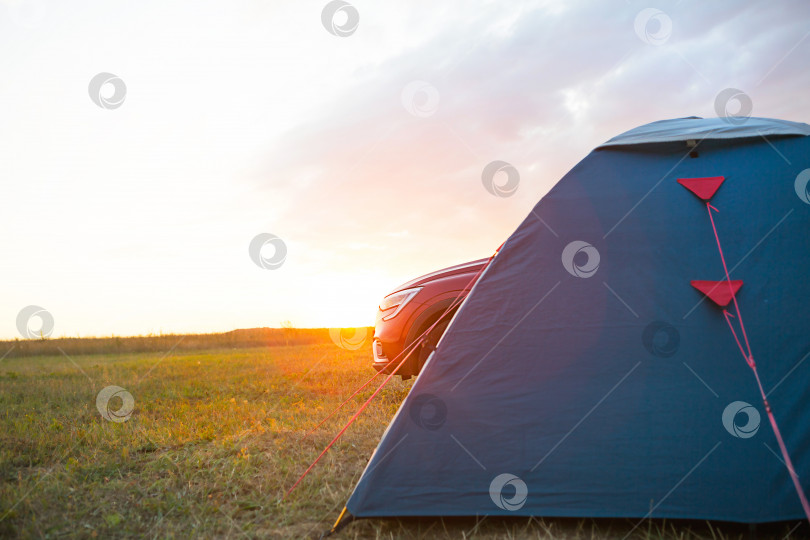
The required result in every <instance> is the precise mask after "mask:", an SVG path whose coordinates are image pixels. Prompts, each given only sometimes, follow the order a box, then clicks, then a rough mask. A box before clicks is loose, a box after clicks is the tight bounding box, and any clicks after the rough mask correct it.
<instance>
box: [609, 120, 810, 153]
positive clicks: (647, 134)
mask: <svg viewBox="0 0 810 540" xmlns="http://www.w3.org/2000/svg"><path fill="white" fill-rule="evenodd" d="M789 135H798V136H807V135H810V126H808V125H807V124H803V123H799V122H789V121H787V120H775V119H773V118H756V117H750V118H749V117H731V118H700V117H697V116H690V117H688V118H678V119H675V120H661V121H659V122H652V123H649V124H645V125H643V126H639V127H637V128H635V129H631V130H630V131H627V132H625V133H622V134H621V135H618V136H616V137H613V138H612V139H610V140H609V141H607V142H604V143H602V144H601V145H600V146H599V147H598V148H607V147H610V146H622V145H628V144H648V143H662V142H676V141H688V140H694V141H699V140H703V139H741V138H753V137H755V138H760V139H761V138H762V137H783V136H789Z"/></svg>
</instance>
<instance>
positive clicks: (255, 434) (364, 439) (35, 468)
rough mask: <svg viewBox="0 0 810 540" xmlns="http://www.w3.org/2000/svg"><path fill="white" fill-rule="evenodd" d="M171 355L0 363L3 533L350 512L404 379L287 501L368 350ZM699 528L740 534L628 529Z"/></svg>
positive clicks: (244, 522)
mask: <svg viewBox="0 0 810 540" xmlns="http://www.w3.org/2000/svg"><path fill="white" fill-rule="evenodd" d="M349 335H352V334H351V332H349ZM326 339H328V338H326ZM162 357H163V354H162V353H156V352H155V353H124V354H107V355H99V354H96V355H84V356H72V357H71V358H70V359H68V358H66V357H65V356H63V355H61V354H56V355H49V356H35V357H23V358H6V359H5V360H4V361H3V362H2V363H0V479H2V483H0V536H2V537H15V536H22V537H55V536H59V537H63V536H64V537H69V538H70V537H82V538H83V537H96V536H98V537H132V536H137V537H144V536H145V537H158V538H189V537H218V538H221V537H226V538H227V537H244V536H247V537H249V538H254V537H255V538H259V537H261V538H267V537H270V538H306V537H317V535H318V534H319V533H320V532H322V531H324V530H326V529H328V528H329V526H330V525H331V523H332V521H333V520H334V519H335V517H336V516H337V514H338V513H339V511H340V509H341V508H342V507H343V505H344V503H345V501H346V499H347V498H348V496H349V494H350V493H351V489H352V488H353V486H354V483H355V482H356V481H357V479H358V477H359V475H360V473H361V472H362V470H363V468H364V467H365V465H366V463H367V461H368V459H369V457H370V455H371V453H372V452H373V451H374V448H375V447H376V444H377V442H378V440H379V438H380V436H381V435H382V432H383V430H384V429H385V427H386V425H387V424H388V422H389V421H390V419H391V417H392V416H393V414H394V413H395V412H396V409H397V407H398V406H399V403H400V402H401V401H402V399H403V398H404V397H405V395H406V394H407V392H408V389H409V388H410V384H411V383H410V381H409V382H407V383H403V382H402V381H400V380H399V378H394V379H392V381H391V383H390V384H389V386H388V387H386V389H385V390H384V391H383V392H382V393H381V394H380V395H379V396H378V398H377V399H376V400H375V402H374V403H373V405H372V406H371V407H369V408H368V409H367V412H366V413H365V414H364V415H363V416H361V417H360V419H359V421H358V422H357V423H356V424H355V425H353V426H352V427H351V428H350V429H349V430H348V431H347V433H346V434H345V436H344V437H343V438H342V439H341V440H340V441H339V442H338V443H337V444H336V445H335V447H334V448H333V449H332V451H331V452H330V453H329V454H327V456H326V457H325V458H324V459H323V460H322V461H321V463H319V464H318V466H317V467H315V468H314V469H313V471H312V473H311V474H310V475H309V476H308V477H307V478H306V479H305V480H304V481H303V482H302V483H301V485H299V487H298V488H297V489H296V490H295V491H294V492H293V493H292V495H291V496H290V497H289V498H288V499H283V496H284V493H285V492H286V490H287V489H288V488H289V487H290V486H291V485H292V483H293V482H294V481H295V480H296V479H297V478H298V476H299V475H300V474H301V473H302V472H303V471H304V469H305V468H306V467H307V465H308V464H309V463H311V462H312V460H313V459H314V458H315V457H316V456H317V455H318V454H319V453H320V451H321V449H322V448H323V447H324V446H325V445H326V444H327V443H328V442H329V441H330V440H331V438H332V436H333V435H334V434H335V433H336V432H337V430H338V429H339V428H340V426H342V424H343V422H345V421H346V419H347V418H348V417H349V416H350V415H351V413H352V412H353V411H354V410H355V409H357V407H359V405H360V404H361V403H362V402H363V401H364V400H365V399H366V398H367V397H368V396H369V395H370V394H371V393H372V392H373V386H374V385H371V387H369V388H367V389H365V390H364V391H363V392H361V393H360V394H359V395H358V396H357V397H356V398H355V399H354V400H353V402H350V404H349V405H348V406H347V407H346V410H344V411H341V412H340V413H338V414H337V415H336V416H335V418H333V419H331V420H330V421H328V422H327V423H325V424H324V425H323V426H322V427H321V428H319V429H317V430H316V431H315V432H314V433H313V434H312V435H310V436H309V437H306V438H302V437H303V435H304V433H306V432H307V431H308V430H310V429H311V428H312V427H314V426H315V425H316V424H317V423H318V422H319V421H320V420H321V419H322V418H323V417H325V416H326V414H328V413H329V412H330V411H331V410H332V409H333V408H334V407H335V406H337V404H339V403H340V402H341V401H342V400H343V399H345V398H346V397H347V396H348V395H350V394H351V392H352V391H353V389H354V388H356V387H358V386H359V385H360V384H361V383H362V382H365V381H366V380H367V379H368V378H369V376H370V375H372V374H373V370H372V368H371V367H370V355H369V352H368V348H367V347H363V348H360V349H358V350H351V349H347V348H341V347H339V346H336V345H335V343H333V342H332V341H331V340H329V341H328V342H322V343H320V344H308V345H295V346H283V345H280V346H276V347H269V348H268V347H264V348H250V349H237V350H233V349H212V350H201V351H183V352H176V353H174V354H172V355H171V356H169V357H167V358H165V359H163V360H161V358H162ZM71 360H72V361H73V362H75V364H76V365H74V364H73V363H72V362H71ZM109 385H117V386H120V387H122V388H125V389H126V390H127V391H128V392H130V393H131V394H132V396H133V398H134V401H135V409H134V412H133V413H132V416H131V417H130V418H129V420H128V421H125V422H121V423H115V422H110V421H107V420H104V419H103V418H102V417H101V415H100V414H99V411H98V410H97V409H96V401H95V400H96V395H97V393H98V392H99V390H101V389H102V388H104V387H106V386H109ZM111 406H112V407H116V406H120V405H118V404H112V405H111ZM65 516H70V520H66V519H65ZM632 524H633V522H631V521H629V520H620V521H618V522H614V521H609V522H594V521H592V520H577V519H571V520H538V519H529V520H527V519H525V518H522V519H513V520H504V519H494V518H487V519H480V520H476V519H475V518H463V519H462V518H453V519H424V520H396V519H394V520H362V521H359V522H357V523H354V524H352V525H351V526H349V527H348V528H347V529H346V530H345V531H344V532H343V533H342V535H341V537H343V538H463V537H466V538H493V539H494V538H577V539H585V538H612V537H619V538H620V537H621V536H622V535H623V531H624V532H626V531H628V530H629V529H630V527H631V526H632ZM693 528H694V529H695V530H700V531H702V532H701V533H700V534H701V535H704V536H708V537H712V536H714V537H715V538H737V537H739V534H741V533H739V534H734V535H731V536H728V535H724V534H722V533H719V532H718V531H717V530H715V529H709V528H707V527H706V526H705V525H702V524H697V525H695V526H689V527H688V528H687V527H684V526H683V525H674V524H672V523H669V522H663V523H658V522H650V523H649V526H647V525H645V526H642V527H639V529H637V530H636V531H635V533H634V537H635V538H659V537H660V538H672V539H675V538H696V537H698V533H693V532H690V530H691V529H693ZM779 532H780V533H781V535H782V536H784V534H785V532H787V531H782V530H781V529H780V531H779ZM780 537H781V536H780Z"/></svg>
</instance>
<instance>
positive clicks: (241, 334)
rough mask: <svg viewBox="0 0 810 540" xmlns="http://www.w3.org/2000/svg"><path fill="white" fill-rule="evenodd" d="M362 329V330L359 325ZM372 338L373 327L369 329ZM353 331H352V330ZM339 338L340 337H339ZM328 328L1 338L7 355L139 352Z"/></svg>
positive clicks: (273, 341) (277, 340)
mask: <svg viewBox="0 0 810 540" xmlns="http://www.w3.org/2000/svg"><path fill="white" fill-rule="evenodd" d="M358 330H361V329H359V328H358ZM366 330H367V333H366V335H367V336H369V338H370V337H371V335H372V334H373V333H374V329H373V328H367V329H366ZM349 332H350V333H351V331H349ZM338 339H339V337H338ZM330 342H332V338H331V337H330V335H329V329H328V328H249V329H246V330H232V331H231V332H224V333H221V334H185V335H183V334H161V335H148V336H131V337H119V336H112V337H100V338H68V337H65V338H52V339H15V340H8V341H0V356H3V355H5V357H6V358H13V357H24V356H43V355H53V354H61V352H60V349H61V350H62V351H64V352H65V353H66V354H69V355H82V354H114V353H130V352H132V353H135V352H168V351H169V350H174V351H194V350H200V349H245V348H250V347H279V346H288V345H311V344H317V343H330Z"/></svg>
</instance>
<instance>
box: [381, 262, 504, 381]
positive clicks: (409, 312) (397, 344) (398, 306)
mask: <svg viewBox="0 0 810 540" xmlns="http://www.w3.org/2000/svg"><path fill="white" fill-rule="evenodd" d="M488 262H489V258H487V259H479V260H477V261H472V262H468V263H465V264H459V265H456V266H451V267H449V268H445V269H443V270H438V271H436V272H432V273H430V274H425V275H424V276H421V277H418V278H416V279H413V280H411V281H409V282H407V283H403V284H402V285H400V286H399V287H397V288H396V289H394V292H392V293H391V294H389V295H388V296H386V297H385V298H383V300H382V302H381V303H380V305H379V309H378V311H377V320H376V324H375V328H374V341H373V343H372V347H373V349H374V369H376V370H377V371H384V372H385V373H391V370H393V369H395V368H396V366H397V364H399V363H400V361H401V360H402V358H401V357H400V358H398V356H399V354H400V353H401V352H402V351H403V350H404V349H405V348H406V347H407V346H408V345H409V344H410V343H411V342H412V341H413V340H414V339H416V338H418V337H419V336H421V335H422V334H423V333H424V332H425V330H427V329H428V328H429V327H430V326H431V325H432V324H433V323H434V322H436V320H437V319H439V317H440V316H441V315H442V313H444V312H445V310H447V308H449V307H451V306H453V309H452V311H451V312H450V313H448V314H447V315H445V316H444V317H443V318H442V320H441V321H440V322H439V324H437V325H436V326H435V327H434V328H433V330H431V331H430V334H428V337H427V339H426V340H425V341H423V342H422V344H421V345H418V346H417V347H416V350H415V351H413V352H412V353H411V354H410V356H409V357H408V359H407V360H406V361H405V363H404V364H402V367H401V368H400V369H399V370H398V371H397V375H399V376H400V377H402V379H403V380H405V379H410V378H411V377H412V376H413V375H418V374H419V371H421V369H422V366H423V365H424V364H425V361H426V360H427V358H428V356H430V353H431V352H432V351H433V349H435V347H436V344H437V343H438V342H439V338H441V337H442V334H444V331H445V329H447V325H448V324H449V323H450V319H452V318H453V315H454V314H455V311H456V310H457V309H458V307H459V306H460V305H461V300H462V299H463V298H464V297H466V296H467V294H468V293H469V292H470V289H471V288H472V286H473V285H474V284H475V281H473V278H476V276H477V275H478V274H479V272H480V271H481V270H482V269H483V268H484V266H486V264H487V263H488ZM476 279H477V278H476Z"/></svg>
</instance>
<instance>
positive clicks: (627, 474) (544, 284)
mask: <svg viewBox="0 0 810 540" xmlns="http://www.w3.org/2000/svg"><path fill="white" fill-rule="evenodd" d="M684 122H685V121H684V120H683V119H679V120H671V121H666V122H656V123H654V124H650V125H649V126H643V127H642V128H638V129H637V130H632V131H631V132H628V134H625V136H620V137H617V138H616V139H612V141H617V140H622V138H624V140H629V139H632V138H634V137H635V136H634V135H632V134H633V133H634V132H635V133H644V132H647V133H651V132H655V133H659V134H670V135H671V134H674V133H676V132H678V133H680V135H679V136H687V135H686V131H687V130H685V129H684V127H683V126H684ZM763 123H764V124H767V125H770V126H772V127H776V126H783V125H794V126H795V125H798V124H792V123H787V122H780V121H767V122H766V121H763V122H759V121H754V120H753V119H752V126H754V127H755V126H759V125H761V124H763ZM688 125H689V129H688V132H689V133H690V134H697V133H707V132H708V131H710V130H712V129H714V128H715V127H716V126H717V125H718V121H717V120H702V119H689V121H688ZM806 127H807V126H805V128H806ZM732 128H733V129H732V131H733V132H734V133H738V134H739V133H742V132H743V131H745V130H744V129H742V128H740V127H739V126H732ZM805 128H802V129H805ZM746 129H748V128H746ZM791 129H792V128H791ZM793 134H795V133H793ZM657 136H658V135H656V137H657ZM662 136H663V135H662ZM689 136H692V135H689ZM648 138H649V137H648ZM661 140H662V141H664V142H666V141H669V140H670V139H669V138H663V139H661ZM808 168H810V138H808V137H774V138H769V139H768V140H767V141H766V140H764V139H763V138H761V137H756V138H742V139H741V138H727V139H719V140H711V141H705V142H704V143H702V144H701V151H700V154H699V156H698V157H689V154H688V153H687V148H685V147H684V146H680V145H672V144H651V145H637V144H631V145H617V146H610V147H603V148H602V149H600V150H599V151H594V152H592V153H591V154H589V155H588V156H587V157H586V158H585V159H583V160H582V161H581V162H580V163H579V164H577V165H576V166H575V167H574V168H573V169H572V170H571V171H570V172H569V173H568V174H566V175H565V177H563V178H562V179H561V180H560V181H559V182H558V183H557V184H556V185H555V186H554V188H552V190H551V191H550V192H549V193H548V194H547V195H546V196H545V197H543V198H542V200H540V202H539V203H537V205H536V206H535V207H534V209H533V210H532V212H531V213H530V214H529V215H528V216H527V217H526V218H525V220H524V221H523V222H522V224H521V225H520V226H519V227H518V228H517V230H515V232H514V233H513V234H512V235H511V236H510V237H509V238H508V240H507V241H506V242H505V243H504V245H503V247H502V248H501V250H500V251H499V253H498V254H497V255H496V256H495V258H494V259H493V261H492V262H491V263H490V265H489V267H488V268H487V270H486V271H485V272H484V274H483V275H482V276H481V278H480V279H479V281H478V282H477V283H476V285H475V286H474V288H473V290H472V291H471V293H470V294H469V296H468V297H467V299H466V300H465V302H464V303H463V304H462V306H461V308H460V309H459V311H458V312H457V313H456V315H455V317H454V318H453V320H452V322H451V324H450V326H449V328H448V330H447V331H446V333H445V334H444V336H443V337H442V339H441V341H440V342H439V345H438V347H437V349H436V350H435V351H434V353H433V354H432V356H431V357H430V358H429V360H428V361H427V363H426V365H425V367H424V368H423V371H422V373H421V374H420V376H419V377H418V379H417V380H416V382H415V383H414V385H413V387H412V389H411V391H410V393H409V395H408V396H407V397H406V399H405V400H404V401H403V403H402V405H401V407H400V409H399V411H398V412H397V414H396V415H395V417H394V419H393V420H392V422H391V423H390V425H389V426H388V429H387V430H386V432H385V434H384V435H383V437H382V439H381V441H380V443H379V446H378V448H377V449H376V451H375V453H374V454H373V456H372V457H371V460H370V461H369V463H368V466H367V467H366V469H365V471H364V473H363V475H362V477H361V478H360V480H359V482H358V484H357V486H356V487H355V489H354V491H353V493H352V495H351V496H350V498H349V501H348V503H347V508H348V510H349V512H351V514H353V515H354V516H357V517H375V516H376V517H382V516H439V515H441V516H456V515H465V516H473V515H479V516H480V515H521V516H527V515H532V516H579V517H582V516H589V517H638V518H642V517H648V516H649V517H655V518H690V519H712V520H725V521H736V522H747V523H756V522H769V521H777V520H788V519H799V518H802V517H803V512H802V508H801V505H800V503H799V499H798V497H797V495H796V492H795V491H794V487H793V485H792V483H791V479H790V477H789V475H788V471H787V470H786V468H785V466H784V465H783V463H782V462H781V460H780V457H779V453H778V452H779V450H778V444H777V441H776V439H775V437H774V434H773V432H772V430H771V428H770V426H769V425H768V421H767V418H766V412H765V408H764V406H763V404H762V400H761V397H760V394H759V390H758V387H757V384H756V382H755V380H754V378H753V375H752V374H751V371H750V369H749V368H748V367H747V366H746V364H745V362H744V361H743V360H742V359H741V357H740V354H739V351H738V350H737V348H736V345H735V342H734V338H733V336H732V335H731V332H730V331H729V328H728V327H727V325H726V320H725V318H724V314H723V310H722V308H719V307H718V306H716V305H714V304H713V303H712V302H708V301H705V297H704V296H703V295H702V294H701V293H700V292H699V291H697V290H696V289H694V288H693V287H692V286H691V285H690V280H692V279H694V278H701V279H716V280H722V279H725V275H724V271H723V267H722V264H721V261H720V258H719V254H718V251H717V244H716V242H715V238H714V235H713V232H712V227H711V224H710V223H709V220H708V216H707V211H706V203H705V202H703V201H701V200H700V199H698V198H696V197H694V196H693V195H692V194H691V193H689V192H688V191H687V190H685V189H684V188H683V186H681V185H680V184H678V182H677V179H678V178H696V177H711V176H721V175H722V176H724V177H725V179H726V180H725V182H724V183H723V186H722V188H721V189H719V190H718V191H717V193H716V194H715V195H714V196H713V198H712V202H711V204H712V206H713V207H716V208H717V212H716V213H715V215H714V216H715V217H714V219H715V222H716V227H717V231H718V234H719V237H720V239H721V240H722V243H723V251H724V253H725V256H726V260H727V261H728V265H729V270H730V273H731V278H732V279H741V280H744V281H745V287H743V288H742V289H740V291H739V293H738V294H737V301H738V303H739V306H740V309H741V310H742V314H743V315H744V317H745V325H746V328H747V331H748V339H749V340H750V345H751V348H752V351H753V354H754V356H755V357H756V359H757V366H758V369H759V374H760V377H761V379H762V383H763V386H764V388H765V391H766V392H768V400H769V402H770V405H771V407H772V408H773V411H774V414H775V417H776V419H777V421H778V423H779V426H780V427H781V430H782V435H783V436H784V440H785V444H786V446H787V449H788V451H789V453H790V456H791V458H792V460H793V463H794V465H795V467H796V472H797V474H798V476H799V479H800V481H801V482H802V484H804V485H805V489H806V488H807V487H810V407H809V406H808V405H810V393H808V392H807V381H808V379H810V361H805V360H806V359H807V358H808V357H810V332H808V330H807V321H808V320H810V302H808V299H809V298H810V280H808V279H807V277H806V275H807V269H808V268H810V252H809V251H808V250H807V249H806V246H807V235H808V231H810V203H808V200H810V198H808V197H807V194H806V193H807V192H806V186H802V189H804V192H803V193H804V194H805V197H801V192H800V190H799V188H798V187H796V185H797V183H799V182H800V180H801V181H802V182H805V184H806V180H803V179H805V177H807V174H804V175H803V174H800V173H802V171H803V170H806V169H808ZM797 194H799V196H797Z"/></svg>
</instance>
